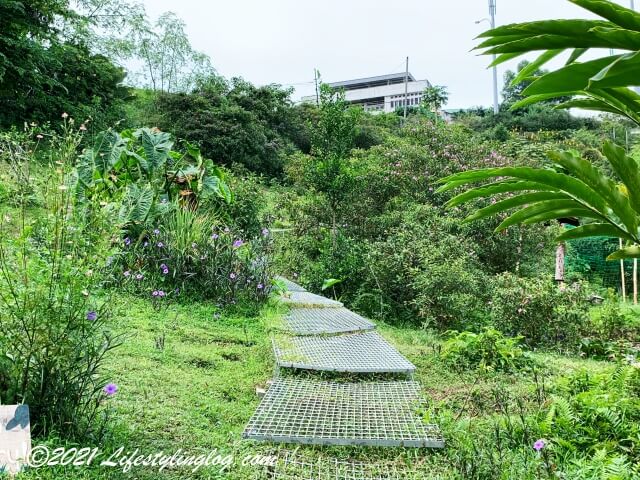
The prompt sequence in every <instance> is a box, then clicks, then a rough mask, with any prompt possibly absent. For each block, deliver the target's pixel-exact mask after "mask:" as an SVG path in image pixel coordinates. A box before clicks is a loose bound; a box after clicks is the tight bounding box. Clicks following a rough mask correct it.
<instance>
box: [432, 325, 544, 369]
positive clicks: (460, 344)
mask: <svg viewBox="0 0 640 480" xmlns="http://www.w3.org/2000/svg"><path fill="white" fill-rule="evenodd" d="M521 341H522V337H512V338H510V337H505V336H504V335H503V334H502V333H501V332H499V331H497V330H495V329H493V328H486V329H484V330H483V331H482V332H481V333H472V332H456V331H452V332H449V338H448V339H447V340H446V341H445V342H444V343H443V344H442V352H441V355H442V358H443V359H444V360H445V361H446V362H448V363H450V364H451V365H452V366H453V367H454V368H461V369H478V370H480V371H482V372H493V371H502V372H517V371H521V370H523V369H528V368H530V367H532V366H533V364H534V361H533V359H532V358H531V357H530V356H529V355H528V354H527V353H526V352H525V351H524V350H523V349H522V348H521V347H520V346H519V344H520V343H521Z"/></svg>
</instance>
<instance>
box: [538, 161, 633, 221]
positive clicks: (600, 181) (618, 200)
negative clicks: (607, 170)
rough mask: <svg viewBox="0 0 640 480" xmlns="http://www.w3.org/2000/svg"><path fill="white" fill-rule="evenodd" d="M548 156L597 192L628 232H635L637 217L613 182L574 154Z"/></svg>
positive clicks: (627, 200)
mask: <svg viewBox="0 0 640 480" xmlns="http://www.w3.org/2000/svg"><path fill="white" fill-rule="evenodd" d="M548 155H549V158H551V159H552V160H553V161H554V162H556V163H558V164H559V165H561V166H563V167H564V168H566V169H567V170H569V171H570V172H571V173H572V174H573V175H575V176H576V177H577V178H579V179H580V180H582V181H583V182H584V183H585V184H587V185H589V186H590V187H591V188H592V189H593V190H594V191H597V192H598V193H599V194H600V196H601V197H602V198H604V199H605V201H606V202H607V204H608V205H609V207H610V208H611V210H613V212H614V213H615V214H616V215H617V217H618V218H619V219H620V220H621V222H622V223H623V224H624V225H625V226H626V227H627V229H628V230H629V231H631V232H633V231H635V230H637V228H638V217H637V216H636V213H635V212H634V211H633V209H632V208H631V205H630V204H629V199H628V198H627V197H625V196H624V195H623V194H622V193H621V192H620V190H618V187H617V185H616V184H615V182H613V180H611V179H610V178H608V177H607V176H606V175H605V174H604V173H603V172H602V171H600V170H598V169H597V168H596V167H594V166H593V165H592V164H591V162H588V161H587V160H585V159H583V158H581V157H580V156H579V155H577V154H576V153H575V152H571V151H569V152H557V151H552V152H549V153H548ZM602 213H604V212H602Z"/></svg>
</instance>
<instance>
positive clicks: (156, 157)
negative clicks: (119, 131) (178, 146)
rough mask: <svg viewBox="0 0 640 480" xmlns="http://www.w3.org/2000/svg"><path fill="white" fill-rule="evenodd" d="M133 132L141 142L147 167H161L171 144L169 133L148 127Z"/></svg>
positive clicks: (167, 155)
mask: <svg viewBox="0 0 640 480" xmlns="http://www.w3.org/2000/svg"><path fill="white" fill-rule="evenodd" d="M135 134H136V135H137V136H138V137H139V138H140V141H141V142H142V148H143V149H144V153H145V156H146V158H147V162H148V165H149V169H150V170H151V169H157V168H162V167H163V166H164V163H165V162H166V160H167V158H168V157H169V153H170V152H171V147H172V146H173V142H172V141H171V135H170V134H169V133H167V132H160V131H153V130H151V129H148V128H141V129H140V130H138V131H136V133H135Z"/></svg>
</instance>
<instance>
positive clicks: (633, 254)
mask: <svg viewBox="0 0 640 480" xmlns="http://www.w3.org/2000/svg"><path fill="white" fill-rule="evenodd" d="M627 258H640V247H639V246H638V245H633V246H631V247H627V248H623V249H621V250H618V251H616V252H613V253H612V254H611V255H609V256H608V257H607V260H625V259H627Z"/></svg>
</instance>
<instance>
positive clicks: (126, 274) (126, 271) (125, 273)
mask: <svg viewBox="0 0 640 480" xmlns="http://www.w3.org/2000/svg"><path fill="white" fill-rule="evenodd" d="M123 275H124V276H125V277H127V278H128V277H130V276H131V272H130V271H129V270H125V272H124V273H123Z"/></svg>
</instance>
